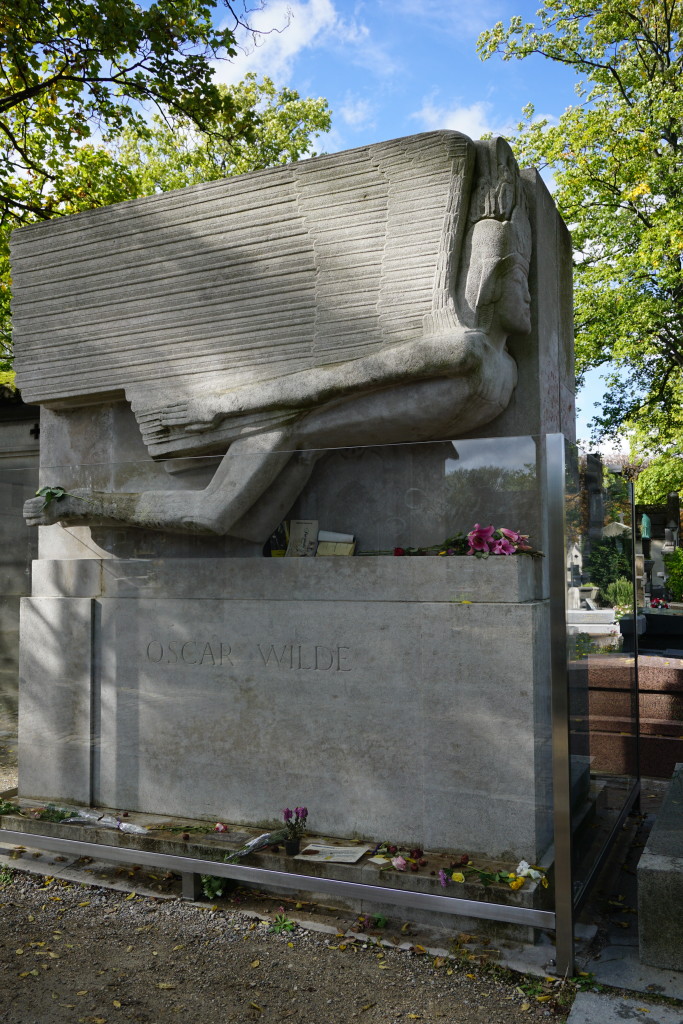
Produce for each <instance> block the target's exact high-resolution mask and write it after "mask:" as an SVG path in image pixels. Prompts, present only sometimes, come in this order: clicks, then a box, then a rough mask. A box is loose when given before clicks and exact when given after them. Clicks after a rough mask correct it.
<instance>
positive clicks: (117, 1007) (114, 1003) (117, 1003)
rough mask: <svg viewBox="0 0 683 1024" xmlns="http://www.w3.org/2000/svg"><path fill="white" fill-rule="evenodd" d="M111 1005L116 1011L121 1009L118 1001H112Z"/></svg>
mask: <svg viewBox="0 0 683 1024" xmlns="http://www.w3.org/2000/svg"><path fill="white" fill-rule="evenodd" d="M111 1005H112V1006H115V1007H116V1009H117V1010H120V1009H121V1003H120V1002H119V1001H118V999H112V1001H111Z"/></svg>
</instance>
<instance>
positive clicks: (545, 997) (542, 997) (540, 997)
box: [536, 996, 553, 1003]
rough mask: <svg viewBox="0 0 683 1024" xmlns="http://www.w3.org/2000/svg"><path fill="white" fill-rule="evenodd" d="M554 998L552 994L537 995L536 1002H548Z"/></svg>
mask: <svg viewBox="0 0 683 1024" xmlns="http://www.w3.org/2000/svg"><path fill="white" fill-rule="evenodd" d="M552 998H553V997H552V996H536V1002H537V1003H547V1002H548V1000H549V999H552Z"/></svg>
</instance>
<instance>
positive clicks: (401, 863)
mask: <svg viewBox="0 0 683 1024" xmlns="http://www.w3.org/2000/svg"><path fill="white" fill-rule="evenodd" d="M391 863H392V864H393V865H394V867H395V868H396V870H397V871H405V869H406V868H407V867H408V861H407V860H406V859H405V857H392V859H391Z"/></svg>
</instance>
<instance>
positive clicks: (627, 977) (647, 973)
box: [583, 945, 683, 1000]
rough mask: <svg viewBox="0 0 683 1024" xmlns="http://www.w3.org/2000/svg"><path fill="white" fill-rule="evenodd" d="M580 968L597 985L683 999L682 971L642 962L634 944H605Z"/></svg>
mask: <svg viewBox="0 0 683 1024" xmlns="http://www.w3.org/2000/svg"><path fill="white" fill-rule="evenodd" d="M583 970H585V971H589V972H590V973H591V974H594V975H595V980H596V981H597V982H598V983H599V984H600V985H610V986H611V987H612V988H623V989H628V990H629V991H631V992H643V993H645V994H647V993H650V994H652V995H654V994H656V995H660V996H669V997H670V998H672V999H681V1000H683V973H681V971H674V970H671V969H666V968H663V967H656V966H651V965H649V964H644V963H642V962H641V960H640V959H639V956H638V947H637V945H632V946H612V945H609V946H605V947H604V948H603V949H602V951H601V953H600V955H599V956H598V958H596V959H590V958H589V959H588V960H587V961H586V962H585V963H584V965H583Z"/></svg>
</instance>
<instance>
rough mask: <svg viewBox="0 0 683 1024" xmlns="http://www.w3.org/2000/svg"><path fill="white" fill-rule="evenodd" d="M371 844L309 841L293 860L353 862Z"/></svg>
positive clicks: (369, 848)
mask: <svg viewBox="0 0 683 1024" xmlns="http://www.w3.org/2000/svg"><path fill="white" fill-rule="evenodd" d="M371 849H372V847H371V846H326V845H325V844H324V843H310V844H309V845H308V846H307V847H306V848H305V849H303V850H302V851H301V853H299V854H297V855H296V857H295V858H294V859H295V860H307V861H310V862H311V863H313V864H321V863H326V864H355V863H356V861H357V860H360V859H361V857H362V856H363V854H364V853H367V852H368V850H371Z"/></svg>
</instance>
